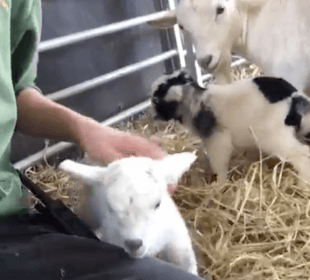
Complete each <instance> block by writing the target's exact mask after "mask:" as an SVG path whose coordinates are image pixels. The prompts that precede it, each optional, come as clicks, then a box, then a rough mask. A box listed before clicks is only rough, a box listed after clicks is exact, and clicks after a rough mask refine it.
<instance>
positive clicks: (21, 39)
mask: <svg viewBox="0 0 310 280" xmlns="http://www.w3.org/2000/svg"><path fill="white" fill-rule="evenodd" d="M40 32H41V1H40V0H0V215H7V214H11V213H13V212H17V211H19V210H21V209H22V208H23V207H24V206H22V204H21V198H22V196H23V193H22V189H21V182H20V179H19V176H18V174H17V172H16V171H15V169H14V168H13V166H12V164H11V163H10V141H11V138H12V136H13V133H14V130H15V125H16V119H17V106H16V96H17V94H18V92H19V91H20V90H21V89H23V88H25V87H27V86H34V81H35V78H36V66H37V65H36V64H37V63H36V62H37V56H38V53H37V46H38V42H39V40H40Z"/></svg>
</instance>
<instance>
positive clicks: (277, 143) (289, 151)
mask: <svg viewBox="0 0 310 280" xmlns="http://www.w3.org/2000/svg"><path fill="white" fill-rule="evenodd" d="M261 148H262V149H263V150H264V151H266V152H268V153H270V154H273V155H275V156H278V157H279V158H280V159H284V160H286V161H288V162H290V163H291V164H292V165H293V166H294V167H295V169H296V170H297V171H298V175H299V177H300V178H301V179H302V180H304V181H306V182H307V183H310V152H309V147H308V146H307V145H305V144H303V143H301V142H300V141H299V140H298V139H297V138H296V136H295V134H294V132H293V130H289V129H288V128H287V127H286V129H285V130H283V131H279V132H278V133H277V134H270V135H269V136H267V137H266V138H265V139H264V141H263V142H262V144H261Z"/></svg>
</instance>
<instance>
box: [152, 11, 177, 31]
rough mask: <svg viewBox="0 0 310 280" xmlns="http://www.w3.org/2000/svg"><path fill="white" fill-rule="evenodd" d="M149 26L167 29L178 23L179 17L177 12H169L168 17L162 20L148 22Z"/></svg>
mask: <svg viewBox="0 0 310 280" xmlns="http://www.w3.org/2000/svg"><path fill="white" fill-rule="evenodd" d="M147 23H148V25H150V26H152V27H154V28H159V29H167V28H171V27H173V26H174V25H175V24H176V23H177V17H176V12H175V10H172V11H167V12H166V15H165V16H164V17H163V18H161V19H155V20H151V21H148V22H147Z"/></svg>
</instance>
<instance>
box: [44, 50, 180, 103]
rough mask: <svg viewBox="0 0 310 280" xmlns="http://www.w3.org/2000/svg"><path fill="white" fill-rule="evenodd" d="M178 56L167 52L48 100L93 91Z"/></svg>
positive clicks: (84, 83)
mask: <svg viewBox="0 0 310 280" xmlns="http://www.w3.org/2000/svg"><path fill="white" fill-rule="evenodd" d="M176 55H178V52H177V50H171V51H168V52H165V53H163V54H160V55H157V56H154V57H152V58H149V59H146V60H144V61H141V62H138V63H135V64H132V65H129V66H126V67H123V68H120V69H118V70H116V71H113V72H110V73H108V74H105V75H102V76H99V77H96V78H94V79H91V80H88V81H84V82H82V83H80V84H77V85H74V86H72V87H68V88H65V89H63V90H60V91H57V92H55V93H51V94H48V95H46V97H47V98H49V99H50V100H53V101H56V100H60V99H63V98H67V97H70V96H72V95H76V94H79V93H82V92H84V91H86V90H89V89H92V88H94V87H97V86H99V85H102V84H104V83H107V82H110V81H112V80H115V79H118V78H121V77H123V76H125V75H128V74H131V73H134V72H137V71H139V70H142V69H144V68H147V67H149V66H152V65H154V64H157V63H159V62H162V61H165V60H167V59H169V58H171V57H173V56H176Z"/></svg>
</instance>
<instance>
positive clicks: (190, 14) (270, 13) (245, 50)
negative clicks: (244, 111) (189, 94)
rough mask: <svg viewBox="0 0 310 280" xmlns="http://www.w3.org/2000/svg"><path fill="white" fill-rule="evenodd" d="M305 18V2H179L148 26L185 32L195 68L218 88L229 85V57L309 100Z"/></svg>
mask: <svg viewBox="0 0 310 280" xmlns="http://www.w3.org/2000/svg"><path fill="white" fill-rule="evenodd" d="M309 14H310V1H303V0H181V1H180V3H179V5H178V6H177V8H176V10H173V11H170V13H168V14H167V17H165V18H164V19H162V20H157V21H153V22H150V24H151V25H153V26H156V27H164V28H167V27H171V26H173V25H174V24H175V23H178V24H179V26H180V27H181V29H184V30H185V31H186V32H189V34H190V35H191V38H192V41H193V44H194V46H195V49H196V56H197V59H198V62H199V64H200V65H201V67H202V68H204V69H205V70H207V71H208V72H212V73H213V74H214V76H215V78H216V80H217V83H219V84H221V83H229V82H231V74H230V60H231V59H230V55H231V53H232V52H233V53H235V54H238V55H241V56H243V57H245V58H247V59H248V60H250V61H251V62H253V63H255V64H257V65H258V66H260V67H261V68H262V70H263V72H264V74H266V75H270V76H277V77H281V78H284V79H285V80H287V81H288V82H290V83H291V84H293V85H294V86H295V87H296V88H298V89H299V90H303V91H305V92H307V93H308V94H309V89H310V88H309V87H310V20H309Z"/></svg>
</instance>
